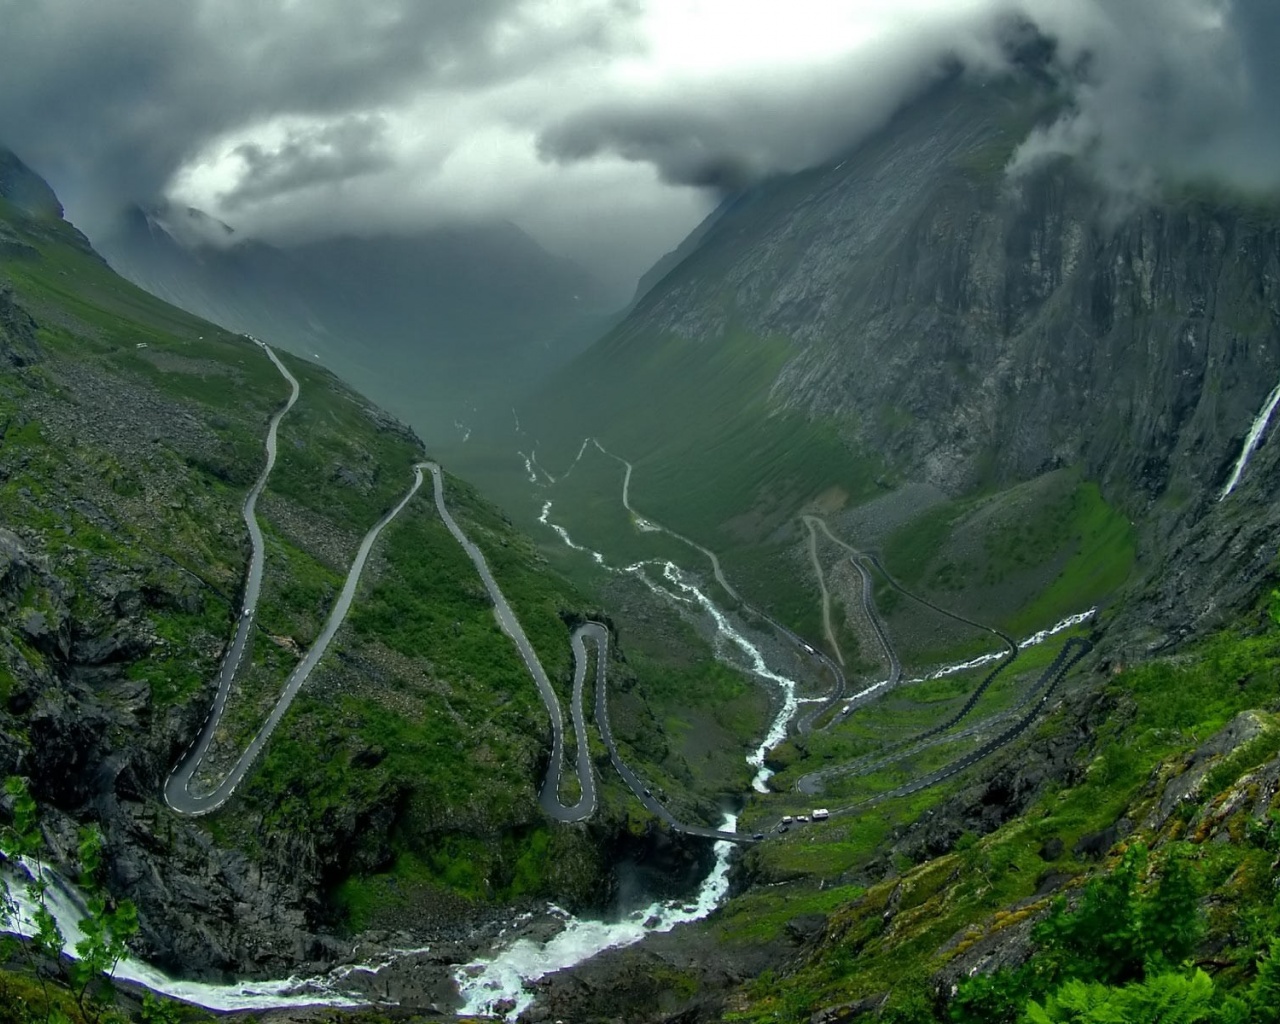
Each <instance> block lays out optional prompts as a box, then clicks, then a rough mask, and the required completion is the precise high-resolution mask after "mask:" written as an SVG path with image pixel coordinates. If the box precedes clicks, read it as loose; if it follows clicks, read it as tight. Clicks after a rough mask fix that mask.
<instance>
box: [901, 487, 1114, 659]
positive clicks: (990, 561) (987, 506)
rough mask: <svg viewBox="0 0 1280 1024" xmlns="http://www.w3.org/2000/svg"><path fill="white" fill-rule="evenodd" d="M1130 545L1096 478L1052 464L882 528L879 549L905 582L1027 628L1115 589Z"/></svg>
mask: <svg viewBox="0 0 1280 1024" xmlns="http://www.w3.org/2000/svg"><path fill="white" fill-rule="evenodd" d="M1134 545H1135V538H1134V532H1133V529H1132V526H1131V524H1130V523H1129V521H1128V519H1126V518H1125V517H1124V516H1123V515H1121V514H1120V513H1119V512H1117V511H1116V510H1115V509H1113V508H1111V507H1110V506H1109V505H1108V504H1107V503H1106V501H1105V500H1104V499H1103V497H1102V494H1101V492H1100V491H1099V489H1098V486H1097V485H1096V484H1095V483H1093V482H1091V481H1085V480H1082V479H1081V478H1080V476H1079V474H1078V473H1076V472H1074V471H1070V470H1059V471H1058V472H1056V473H1051V474H1049V475H1047V476H1044V477H1041V478H1039V479H1037V480H1033V481H1030V482H1029V483H1026V484H1021V485H1018V486H1017V487H1014V488H1011V489H1009V490H1007V491H1003V492H999V493H996V494H991V495H986V496H982V497H977V498H970V499H965V500H963V501H956V502H947V503H944V504H941V505H937V506H934V507H933V508H931V509H930V510H929V511H927V512H925V513H924V514H922V515H920V516H918V517H916V518H915V519H914V520H912V521H911V522H909V523H907V524H905V525H904V526H902V527H900V528H899V529H898V530H896V531H895V532H894V533H893V534H891V535H890V537H889V538H888V540H887V541H886V542H885V545H884V552H883V558H884V563H885V567H886V568H887V569H888V570H889V571H890V572H891V573H893V574H894V576H895V577H896V578H897V579H898V580H899V581H901V582H902V583H903V585H904V586H907V587H909V588H911V589H913V590H917V589H918V590H919V591H920V592H921V593H922V594H923V595H924V596H927V597H931V598H932V599H933V600H936V601H937V602H938V603H939V604H940V605H942V606H943V607H954V608H962V607H963V608H965V609H967V611H966V614H967V615H968V616H969V617H970V618H974V619H977V620H978V621H981V622H989V623H990V624H991V625H995V626H1000V627H1002V628H1004V629H1006V630H1008V631H1009V632H1011V633H1014V634H1018V635H1025V634H1026V633H1029V632H1031V631H1033V630H1035V629H1040V628H1043V627H1044V626H1047V625H1050V624H1051V623H1053V622H1055V621H1058V620H1060V619H1062V618H1064V617H1065V616H1067V615H1070V614H1073V613H1075V612H1080V611H1084V610H1086V609H1087V608H1090V607H1092V606H1094V605H1097V604H1099V603H1101V602H1103V601H1105V600H1106V599H1108V598H1110V597H1112V596H1113V595H1115V594H1116V593H1117V592H1118V591H1119V590H1120V588H1121V587H1122V586H1123V585H1124V583H1125V582H1126V581H1127V580H1128V578H1129V575H1130V573H1131V571H1132V568H1133V564H1134V557H1135V547H1134ZM881 593H887V591H884V590H882V591H880V592H879V593H878V594H877V603H878V604H879V605H880V607H881V611H882V613H883V614H884V615H885V616H886V617H887V618H888V619H889V620H890V623H891V625H892V624H893V621H894V617H895V614H896V613H897V612H898V611H899V610H900V609H901V607H902V604H903V602H902V600H901V599H893V598H890V599H888V600H887V601H881V600H880V594H881ZM908 603H909V602H908ZM938 653H939V652H932V653H931V654H930V655H929V656H930V657H936V656H937V654H938Z"/></svg>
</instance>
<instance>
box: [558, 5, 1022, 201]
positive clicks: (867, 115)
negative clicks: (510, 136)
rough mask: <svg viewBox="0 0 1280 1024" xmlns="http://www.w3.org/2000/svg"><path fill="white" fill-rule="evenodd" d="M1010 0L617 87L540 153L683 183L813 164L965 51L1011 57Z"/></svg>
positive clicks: (569, 116) (979, 58)
mask: <svg viewBox="0 0 1280 1024" xmlns="http://www.w3.org/2000/svg"><path fill="white" fill-rule="evenodd" d="M1004 20H1005V19H1004V18H1002V16H1001V15H1000V11H999V5H994V4H993V5H992V6H991V7H990V8H989V9H983V10H982V11H980V12H977V13H975V12H974V11H972V10H970V11H967V12H966V13H965V14H963V15H962V16H957V15H949V14H946V13H938V14H935V15H934V16H933V17H931V18H929V19H923V20H922V19H910V18H904V19H902V20H901V22H900V23H899V25H898V26H896V27H895V30H893V31H890V32H888V33H887V34H886V35H885V37H884V38H882V39H881V40H879V41H878V42H876V43H875V45H872V46H867V47H865V48H863V49H860V50H859V51H858V52H857V53H854V54H849V55H843V56H840V57H838V58H834V59H833V58H827V59H824V60H820V61H814V62H812V63H809V64H806V65H803V66H791V67H784V68H779V69H765V70H763V71H757V72H754V73H750V74H745V75H730V76H726V77H725V78H724V79H721V80H719V81H713V82H712V84H711V85H710V86H709V87H706V88H704V89H695V90H690V89H687V88H686V87H685V86H684V84H683V83H673V85H672V87H671V89H670V90H669V91H668V92H665V93H659V94H658V95H656V96H650V97H644V98H640V99H637V98H634V97H631V96H627V95H617V96H612V97H606V98H604V99H601V100H598V101H596V102H594V103H592V104H590V105H588V106H584V107H579V108H578V109H576V110H571V111H569V112H567V113H566V114H565V115H563V116H562V117H561V118H560V119H559V120H558V121H556V122H554V123H553V124H551V125H549V126H548V127H547V128H546V129H545V130H544V131H543V132H542V133H541V135H540V136H539V139H538V152H539V154H540V155H541V156H542V157H543V158H544V159H547V160H552V161H555V162H557V163H563V164H568V163H573V162H576V161H580V160H584V159H589V158H592V157H596V156H599V155H601V154H612V155H615V156H618V157H621V158H623V159H625V160H632V161H637V162H642V163H649V164H652V165H653V166H654V168H655V169H656V170H657V172H658V174H659V176H660V177H661V179H662V180H663V181H665V182H667V183H669V184H673V185H688V186H693V187H709V188H714V189H717V190H720V191H733V190H735V189H739V188H741V187H743V186H744V185H746V184H748V183H750V182H751V181H753V180H755V179H758V178H760V177H762V176H764V175H767V174H770V173H776V172H779V171H793V170H799V169H801V168H804V167H809V166H812V165H813V164H815V163H818V162H820V161H822V160H825V159H827V158H828V157H830V156H831V155H833V154H834V153H836V152H839V151H841V150H843V149H845V148H847V147H848V146H850V145H852V144H853V143H856V142H857V141H858V140H859V139H861V138H863V137H865V136H866V135H867V134H868V133H869V132H870V131H872V130H874V129H875V128H877V127H879V126H880V125H881V124H883V123H884V122H885V121H886V120H887V119H888V118H889V117H890V116H891V115H892V114H893V113H894V111H895V110H897V109H898V108H899V107H900V106H901V105H902V104H903V103H904V102H905V101H906V100H907V99H908V98H909V97H910V96H911V95H912V94H913V93H915V92H916V91H918V90H919V89H920V88H922V87H923V86H925V85H926V84H928V83H929V82H931V81H933V80H935V79H936V78H937V77H938V76H939V75H940V74H942V73H944V72H946V71H948V70H953V69H955V68H956V67H957V65H958V63H960V62H965V63H969V64H971V65H973V66H975V67H982V68H991V67H993V66H995V65H996V64H998V63H1000V61H1001V59H1002V58H1001V46H1000V42H1001V31H1002V28H1001V26H1002V23H1003V21H1004Z"/></svg>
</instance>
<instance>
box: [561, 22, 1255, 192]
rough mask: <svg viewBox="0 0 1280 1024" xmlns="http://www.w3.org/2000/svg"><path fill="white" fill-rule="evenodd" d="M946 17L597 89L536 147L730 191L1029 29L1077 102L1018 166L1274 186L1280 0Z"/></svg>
mask: <svg viewBox="0 0 1280 1024" xmlns="http://www.w3.org/2000/svg"><path fill="white" fill-rule="evenodd" d="M940 11H941V12H942V13H935V14H934V15H933V16H932V17H930V18H927V19H915V20H913V19H911V18H909V17H904V18H903V19H902V20H901V22H900V23H899V24H898V25H896V26H891V28H890V31H888V32H886V33H885V34H884V36H883V37H882V38H880V39H879V40H878V41H877V42H876V43H875V44H874V45H873V46H868V47H866V48H864V49H862V50H859V51H858V52H856V53H853V54H850V55H849V56H847V57H845V58H842V59H840V60H837V61H831V62H828V63H827V64H824V65H821V66H816V67H808V68H803V69H801V68H793V69H791V70H789V71H779V72H777V73H774V74H768V73H766V74H762V75H757V76H754V77H752V78H751V79H749V80H736V81H735V80H733V79H729V80H726V81H720V82H715V83H713V84H712V85H711V86H710V87H708V88H707V89H705V90H701V91H699V90H693V91H689V90H682V91H679V92H675V91H673V92H671V93H668V94H663V93H659V94H657V95H651V96H648V97H644V98H642V99H636V98H633V97H630V96H625V95H622V96H618V95H615V96H605V97H602V98H599V99H596V100H594V101H592V102H591V103H589V104H585V105H580V106H578V107H577V108H576V109H572V110H569V111H567V112H566V113H565V114H563V115H562V116H561V117H560V118H559V119H558V120H557V121H556V122H554V123H553V124H551V125H549V126H548V127H547V128H546V129H545V130H544V131H543V132H542V134H541V136H540V138H539V153H540V154H541V155H542V156H543V158H544V159H548V160H552V161H555V162H557V163H565V164H567V163H573V162H576V161H581V160H585V159H591V158H594V157H597V156H599V155H601V154H612V155H615V156H618V157H621V158H623V159H625V160H633V161H638V162H642V163H648V164H651V165H652V166H653V167H654V168H655V169H656V170H657V171H658V173H659V175H660V176H661V178H662V180H664V181H666V182H670V183H673V184H681V185H694V186H701V185H710V186H714V187H720V188H733V187H737V186H739V185H740V184H741V183H742V182H743V181H744V180H750V179H751V178H754V177H759V176H762V175H765V174H768V173H772V172H778V171H790V170H796V169H799V168H801V167H805V166H810V165H812V164H814V163H816V162H819V161H821V160H823V159H827V158H830V157H832V156H834V155H835V154H837V153H839V152H841V151H843V150H845V149H846V148H848V147H849V146H850V145H853V144H855V143H856V142H858V141H859V140H860V139H861V138H863V137H865V136H866V135H867V134H868V132H869V131H871V130H873V129H874V128H876V127H877V126H878V125H879V124H881V123H883V122H884V121H885V120H886V119H887V118H888V117H890V116H891V115H892V114H893V112H894V111H895V110H897V109H898V108H900V107H901V105H902V104H903V103H904V102H905V101H907V100H908V99H909V98H910V97H911V96H912V95H913V94H914V93H916V92H918V91H919V90H920V89H921V88H922V87H923V86H925V85H926V84H927V83H929V82H930V81H933V80H935V79H936V77H937V76H938V75H939V74H940V73H942V72H944V71H945V70H950V69H953V68H955V67H956V66H964V67H967V68H969V69H971V70H974V71H977V72H978V73H987V72H990V71H993V70H1000V69H1002V68H1003V67H1004V60H1005V58H1006V57H1007V56H1008V55H1009V54H1010V53H1011V49H1010V43H1012V42H1016V41H1017V37H1018V35H1019V34H1020V33H1021V34H1022V35H1023V36H1025V33H1026V29H1027V27H1028V26H1031V27H1032V29H1033V31H1034V32H1036V33H1038V34H1039V35H1040V37H1041V39H1042V40H1044V42H1045V43H1046V44H1047V45H1046V46H1042V47H1041V48H1040V50H1041V54H1042V55H1044V56H1051V55H1055V54H1056V62H1055V63H1053V64H1052V65H1051V67H1050V70H1051V72H1052V73H1055V74H1056V75H1057V76H1058V77H1059V78H1060V80H1061V81H1062V83H1063V85H1064V86H1065V87H1066V89H1067V90H1068V91H1069V92H1070V94H1071V95H1072V96H1073V98H1074V99H1073V103H1072V106H1071V109H1070V111H1069V112H1068V113H1067V114H1066V115H1065V116H1064V117H1063V118H1062V119H1061V120H1060V121H1058V122H1057V123H1056V124H1054V125H1052V126H1049V127H1047V128H1045V129H1042V130H1039V131H1037V132H1035V133H1034V134H1033V135H1032V136H1031V137H1030V138H1029V139H1028V140H1027V142H1026V144H1025V145H1024V147H1023V148H1022V150H1021V152H1020V154H1019V160H1018V165H1017V167H1016V168H1015V170H1020V169H1023V168H1025V167H1028V166H1031V165H1034V164H1035V163H1036V162H1037V161H1038V160H1040V159H1041V158H1043V157H1045V156H1051V155H1061V154H1069V155H1072V156H1077V157H1081V158H1083V159H1085V160H1087V161H1089V162H1090V163H1091V165H1092V166H1093V167H1094V169H1095V171H1096V172H1097V174H1098V176H1099V178H1101V179H1102V180H1103V181H1104V182H1106V183H1107V184H1108V185H1111V186H1112V187H1114V188H1116V189H1118V190H1120V191H1122V192H1142V191H1145V190H1147V189H1149V188H1151V187H1153V186H1154V185H1155V184H1157V183H1158V182H1159V181H1162V180H1168V179H1171V178H1184V177H1197V176H1204V177H1212V178H1215V179H1220V180H1225V181H1227V182H1229V183H1231V184H1234V185H1239V186H1243V187H1247V188H1275V187H1278V186H1280V57H1277V54H1278V53H1280V2H1277V0H992V2H991V3H990V4H987V5H985V6H981V5H979V6H971V7H969V8H968V9H966V10H963V11H961V12H958V13H955V14H947V13H945V10H944V9H941V8H940ZM1026 42H1027V41H1026V39H1025V38H1024V39H1023V40H1022V43H1023V44H1024V46H1025V44H1026Z"/></svg>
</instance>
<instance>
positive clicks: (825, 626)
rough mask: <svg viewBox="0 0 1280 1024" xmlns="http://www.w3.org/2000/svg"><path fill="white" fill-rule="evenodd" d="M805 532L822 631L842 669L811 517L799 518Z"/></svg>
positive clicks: (842, 655)
mask: <svg viewBox="0 0 1280 1024" xmlns="http://www.w3.org/2000/svg"><path fill="white" fill-rule="evenodd" d="M800 518H801V521H802V522H803V523H804V528H805V531H806V532H807V533H808V534H809V562H810V563H811V564H812V565H813V575H814V576H816V577H817V579H818V590H819V591H820V592H821V594H822V631H823V632H824V633H826V634H827V643H829V644H830V645H831V650H832V651H834V652H835V656H836V661H838V662H840V666H841V668H843V667H844V652H843V651H841V650H840V644H839V642H837V640H836V631H835V629H834V628H833V627H832V625H831V592H830V591H829V590H827V577H826V576H825V575H824V574H823V572H822V561H821V560H820V559H819V558H818V534H817V533H816V532H815V531H814V529H813V516H801V517H800Z"/></svg>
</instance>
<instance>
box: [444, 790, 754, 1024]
mask: <svg viewBox="0 0 1280 1024" xmlns="http://www.w3.org/2000/svg"><path fill="white" fill-rule="evenodd" d="M737 825H738V819H737V816H736V815H733V814H726V815H725V817H724V822H723V823H722V824H721V826H720V829H721V831H724V832H733V831H735V830H736V829H737ZM733 849H734V844H733V843H730V842H728V841H726V840H720V841H719V842H717V843H716V844H715V854H716V860H715V865H714V866H713V867H712V869H711V872H710V873H709V874H708V875H707V877H706V879H705V880H704V881H703V883H702V885H701V886H699V888H698V891H697V893H696V894H695V895H694V896H693V898H692V899H689V900H666V901H658V902H654V903H651V904H649V905H648V906H647V907H642V908H640V909H638V910H633V911H632V912H631V913H629V914H627V915H625V916H624V917H622V918H621V919H620V920H618V921H588V920H582V919H579V918H574V917H570V916H569V915H567V914H564V912H563V911H560V914H562V915H563V916H564V917H565V918H566V924H565V927H564V930H563V931H561V932H560V933H559V934H557V935H556V936H555V937H554V938H552V939H550V940H548V941H547V942H535V941H534V940H532V939H518V940H516V941H515V942H513V943H512V944H511V945H510V946H508V947H507V948H506V949H504V950H501V951H500V952H498V953H496V954H495V955H493V956H492V957H487V958H481V959H478V960H473V961H472V962H471V963H469V964H464V965H463V966H462V967H459V968H458V969H457V971H456V972H455V973H454V980H455V981H456V982H457V985H458V990H459V991H460V992H461V993H462V998H463V1005H462V1008H461V1009H460V1010H459V1011H458V1012H459V1013H460V1014H493V1013H495V1012H496V1011H495V1010H494V1007H495V1006H496V1005H497V1004H498V1003H500V1002H503V1001H504V1000H509V1001H511V1003H512V1008H511V1009H510V1010H509V1011H508V1012H507V1014H506V1018H507V1020H514V1019H515V1018H516V1016H517V1015H518V1014H519V1013H520V1011H521V1010H524V1009H525V1008H526V1007H528V1006H529V1004H530V1003H532V1002H533V993H532V992H531V991H530V989H529V987H528V986H529V985H530V984H531V983H533V982H536V981H537V980H538V979H539V978H543V977H546V975H548V974H552V973H554V972H555V971H560V970H564V969H565V968H567V967H572V966H574V965H575V964H580V963H582V961H584V960H587V959H590V958H591V957H593V956H596V955H597V954H599V953H603V952H604V951H605V950H608V949H620V948H622V947H624V946H631V945H634V944H635V943H637V942H639V941H640V940H641V939H643V938H644V937H645V936H646V935H651V934H653V933H655V932H669V931H671V929H673V928H675V927H676V926H677V925H681V924H690V923H691V922H693V921H700V920H702V919H703V918H704V917H706V916H707V915H708V914H710V913H711V911H713V910H715V908H716V907H717V906H719V904H720V901H721V900H723V899H724V896H725V893H727V892H728V891H729V858H730V855H731V854H732V852H733ZM552 909H553V910H555V909H556V908H552Z"/></svg>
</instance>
